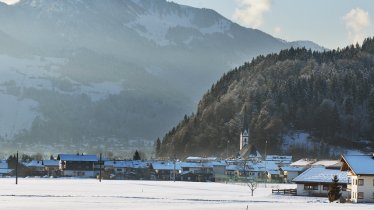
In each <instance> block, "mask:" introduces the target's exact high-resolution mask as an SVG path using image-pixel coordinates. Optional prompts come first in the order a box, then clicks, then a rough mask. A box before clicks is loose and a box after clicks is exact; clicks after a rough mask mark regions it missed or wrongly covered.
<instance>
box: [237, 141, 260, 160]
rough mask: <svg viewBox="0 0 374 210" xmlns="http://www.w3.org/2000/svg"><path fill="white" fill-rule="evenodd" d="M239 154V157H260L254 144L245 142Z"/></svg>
mask: <svg viewBox="0 0 374 210" xmlns="http://www.w3.org/2000/svg"><path fill="white" fill-rule="evenodd" d="M239 156H240V157H241V158H245V159H246V158H253V157H257V158H261V157H262V156H261V154H260V153H259V152H258V150H257V148H256V146H254V145H252V144H247V145H245V146H244V147H243V148H242V149H241V150H240V151H239Z"/></svg>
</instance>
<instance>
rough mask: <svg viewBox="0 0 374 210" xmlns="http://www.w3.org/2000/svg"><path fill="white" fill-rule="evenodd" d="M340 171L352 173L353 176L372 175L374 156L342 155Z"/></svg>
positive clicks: (373, 171) (373, 173)
mask: <svg viewBox="0 0 374 210" xmlns="http://www.w3.org/2000/svg"><path fill="white" fill-rule="evenodd" d="M340 161H341V162H342V167H341V170H342V171H348V170H350V171H352V173H354V174H355V175H374V155H342V156H341V159H340Z"/></svg>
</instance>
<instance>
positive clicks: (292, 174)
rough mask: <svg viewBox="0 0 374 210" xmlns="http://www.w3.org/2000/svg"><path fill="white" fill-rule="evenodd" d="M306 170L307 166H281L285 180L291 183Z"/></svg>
mask: <svg viewBox="0 0 374 210" xmlns="http://www.w3.org/2000/svg"><path fill="white" fill-rule="evenodd" d="M305 170H306V168H304V167H296V166H284V167H281V168H280V173H281V176H282V177H283V181H284V182H286V183H290V182H292V180H293V179H295V178H296V177H297V176H299V175H300V174H301V173H302V172H304V171H305Z"/></svg>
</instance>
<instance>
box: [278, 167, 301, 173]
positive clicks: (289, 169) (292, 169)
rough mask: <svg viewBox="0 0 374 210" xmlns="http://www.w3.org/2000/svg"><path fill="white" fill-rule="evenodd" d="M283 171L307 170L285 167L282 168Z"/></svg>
mask: <svg viewBox="0 0 374 210" xmlns="http://www.w3.org/2000/svg"><path fill="white" fill-rule="evenodd" d="M281 169H282V171H297V172H299V171H304V170H305V168H304V167H295V166H284V167H281Z"/></svg>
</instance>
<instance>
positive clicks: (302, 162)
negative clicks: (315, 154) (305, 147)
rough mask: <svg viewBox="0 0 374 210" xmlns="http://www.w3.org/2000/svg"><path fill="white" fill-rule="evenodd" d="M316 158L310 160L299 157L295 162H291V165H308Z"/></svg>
mask: <svg viewBox="0 0 374 210" xmlns="http://www.w3.org/2000/svg"><path fill="white" fill-rule="evenodd" d="M316 161H317V160H311V159H300V160H298V161H296V162H293V163H291V164H290V165H291V166H310V165H312V164H313V163H315V162H316Z"/></svg>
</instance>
